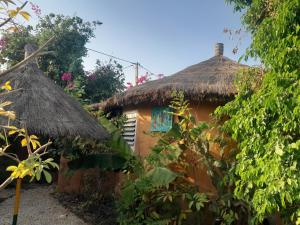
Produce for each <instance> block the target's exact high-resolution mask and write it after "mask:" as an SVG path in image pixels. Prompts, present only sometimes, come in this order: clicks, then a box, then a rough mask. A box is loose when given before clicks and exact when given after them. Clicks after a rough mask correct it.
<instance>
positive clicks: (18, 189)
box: [12, 178, 22, 225]
mask: <svg viewBox="0 0 300 225" xmlns="http://www.w3.org/2000/svg"><path fill="white" fill-rule="evenodd" d="M21 182H22V179H21V178H18V179H17V186H16V198H15V205H14V216H13V222H12V225H17V220H18V213H19V207H20V196H21Z"/></svg>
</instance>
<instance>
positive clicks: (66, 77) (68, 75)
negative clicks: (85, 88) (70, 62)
mask: <svg viewBox="0 0 300 225" xmlns="http://www.w3.org/2000/svg"><path fill="white" fill-rule="evenodd" d="M61 80H64V81H70V80H72V74H71V73H69V72H64V73H63V75H62V76H61Z"/></svg>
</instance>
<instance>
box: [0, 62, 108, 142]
mask: <svg viewBox="0 0 300 225" xmlns="http://www.w3.org/2000/svg"><path fill="white" fill-rule="evenodd" d="M6 81H10V82H11V86H12V87H13V89H14V90H17V91H14V92H11V93H9V94H8V95H4V96H1V97H0V101H5V100H9V101H12V102H13V104H12V105H11V106H9V107H10V108H9V109H10V110H13V111H15V112H16V115H17V119H18V120H20V121H21V122H22V123H25V124H26V127H27V129H28V131H29V132H30V133H34V134H40V135H45V136H49V137H61V136H62V137H68V138H72V137H74V136H77V135H80V136H81V137H84V138H90V139H97V140H101V139H104V138H107V137H108V133H107V132H106V131H105V130H104V128H103V127H101V126H100V125H99V124H98V122H97V121H96V120H95V119H94V118H92V117H91V116H90V115H89V114H88V113H87V112H86V111H85V110H84V109H83V108H82V107H81V105H80V103H79V102H77V101H76V100H75V99H73V98H72V97H70V96H68V95H67V94H66V93H65V92H64V90H63V89H62V88H61V87H59V86H58V85H56V84H55V83H54V82H53V81H52V80H50V79H49V78H48V77H46V76H45V75H44V74H43V72H42V71H41V70H39V69H38V67H37V65H36V64H35V63H33V62H30V63H28V64H27V65H26V66H24V67H22V68H19V69H17V70H15V71H13V72H10V73H8V74H6V75H4V76H1V77H0V83H4V82H6ZM18 89H20V90H18ZM13 123H17V122H13Z"/></svg>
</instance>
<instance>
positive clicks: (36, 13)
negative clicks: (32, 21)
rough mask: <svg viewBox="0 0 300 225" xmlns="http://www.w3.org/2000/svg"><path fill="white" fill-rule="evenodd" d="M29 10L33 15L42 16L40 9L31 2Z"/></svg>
mask: <svg viewBox="0 0 300 225" xmlns="http://www.w3.org/2000/svg"><path fill="white" fill-rule="evenodd" d="M30 5H31V10H32V11H33V12H34V13H35V15H37V16H40V15H41V14H42V10H41V8H40V7H39V6H38V5H37V4H34V3H32V2H30Z"/></svg>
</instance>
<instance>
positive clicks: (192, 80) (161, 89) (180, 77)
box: [94, 44, 246, 111]
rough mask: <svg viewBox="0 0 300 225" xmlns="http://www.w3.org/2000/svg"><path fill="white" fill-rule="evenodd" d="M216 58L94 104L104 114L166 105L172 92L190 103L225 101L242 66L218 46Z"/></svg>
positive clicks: (232, 94) (233, 90) (232, 92)
mask: <svg viewBox="0 0 300 225" xmlns="http://www.w3.org/2000/svg"><path fill="white" fill-rule="evenodd" d="M215 50H216V55H215V56H214V57H212V58H210V59H208V60H205V61H203V62H200V63H198V64H195V65H192V66H189V67H187V68H186V69H184V70H181V71H179V72H177V73H175V74H173V75H171V76H167V77H164V78H162V79H159V80H154V81H149V82H146V83H145V84H142V85H139V86H135V87H133V88H130V89H129V90H128V91H126V92H124V93H122V94H118V95H116V96H114V97H112V98H110V99H108V100H106V101H105V102H103V103H100V104H98V105H95V106H94V107H100V108H102V109H103V110H104V111H112V110H114V109H122V108H123V107H126V106H136V105H140V104H152V105H153V104H155V105H164V104H168V103H169V101H170V99H171V94H172V92H173V91H174V90H176V91H183V92H184V94H185V97H186V99H189V100H191V101H211V102H226V101H228V100H229V99H231V98H232V97H233V96H234V94H235V93H236V90H235V87H234V78H235V75H236V74H237V72H238V71H239V70H240V69H241V68H245V67H246V66H245V65H241V64H239V63H237V62H235V61H233V60H231V59H229V58H227V57H225V56H223V45H222V44H217V46H216V49H215Z"/></svg>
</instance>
